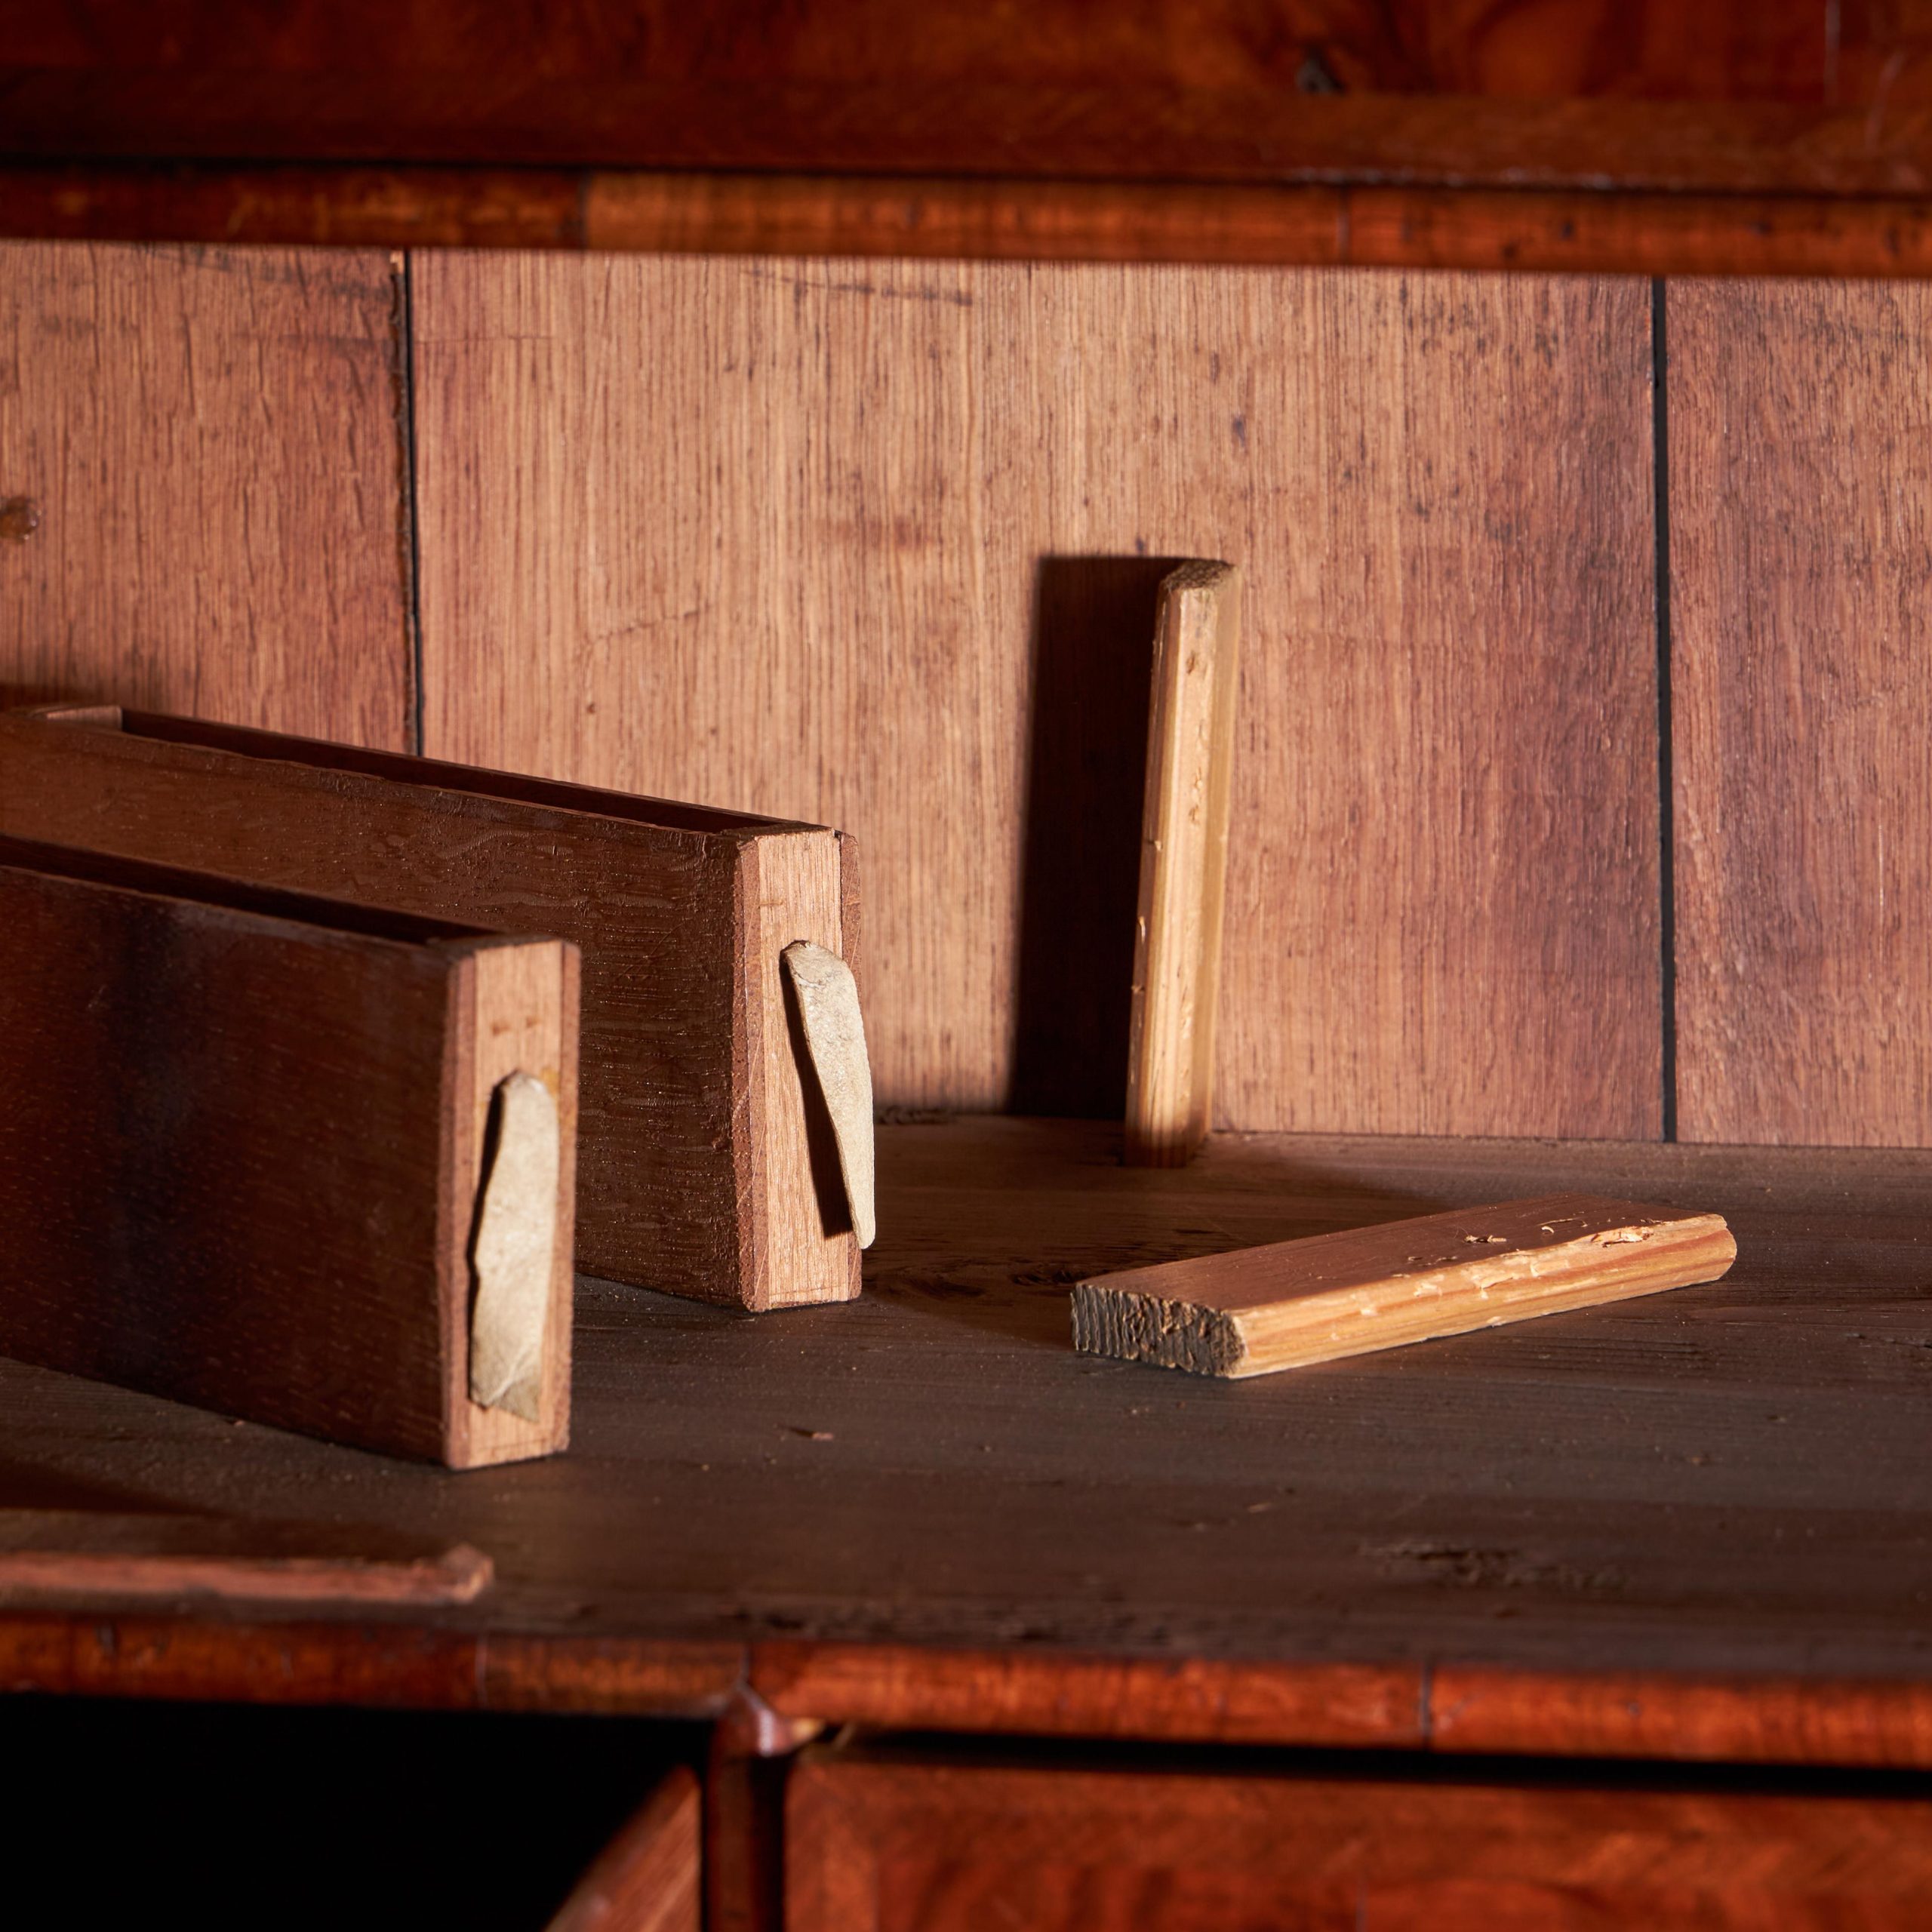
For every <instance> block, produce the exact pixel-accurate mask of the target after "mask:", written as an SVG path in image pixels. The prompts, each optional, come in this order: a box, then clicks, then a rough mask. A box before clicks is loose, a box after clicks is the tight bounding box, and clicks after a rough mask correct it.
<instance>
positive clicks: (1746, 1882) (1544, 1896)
mask: <svg viewBox="0 0 1932 1932" xmlns="http://www.w3.org/2000/svg"><path fill="white" fill-rule="evenodd" d="M786 1829H787V1843H788V1846H789V1849H790V1854H791V1855H790V1859H789V1867H788V1872H787V1900H786V1903H787V1913H786V1925H787V1926H788V1927H790V1928H792V1932H857V1928H860V1927H863V1928H864V1932H967V1928H968V1927H982V1926H986V1925H993V1924H1014V1925H1024V1926H1026V1927H1029V1928H1030V1929H1031V1932H1128V1928H1129V1927H1132V1928H1134V1932H1204V1928H1206V1927H1226V1926H1235V1925H1240V1926H1263V1925H1269V1926H1280V1925H1294V1926H1297V1927H1311V1928H1318V1932H1354V1928H1358V1927H1361V1928H1367V1932H1397V1928H1401V1932H1420V1928H1422V1927H1430V1928H1438V1929H1439V1932H1484V1928H1491V1932H1494V1928H1497V1927H1506V1928H1509V1932H1515V1928H1518V1927H1520V1928H1522V1932H1529V1928H1531V1927H1536V1928H1538V1932H1596V1928H1598V1927H1604V1926H1609V1925H1617V1924H1652V1925H1675V1926H1690V1925H1695V1926H1698V1927H1712V1928H1713V1932H1757V1928H1759V1927H1764V1926H1768V1925H1777V1926H1779V1927H1792V1928H1794V1932H1838V1928H1840V1927H1844V1926H1847V1925H1857V1926H1859V1927H1868V1926H1869V1927H1873V1928H1875V1929H1876V1928H1879V1927H1884V1928H1897V1932H1905V1928H1907V1927H1915V1926H1917V1925H1919V1924H1922V1923H1923V1922H1924V1915H1925V1914H1926V1912H1927V1910H1928V1909H1932V1852H1928V1850H1927V1834H1928V1832H1932V1802H1928V1801H1927V1798H1925V1797H1924V1795H1923V1793H1922V1792H1916V1793H1914V1794H1913V1795H1909V1796H1906V1795H1899V1796H1857V1797H1853V1796H1832V1795H1823V1794H1822V1793H1820V1792H1778V1793H1775V1794H1774V1793H1770V1792H1765V1793H1755V1792H1735V1791H1728V1790H1718V1791H1712V1790H1698V1789H1675V1790H1673V1789H1641V1788H1638V1787H1633V1788H1631V1789H1612V1790H1599V1791H1590V1790H1585V1789H1561V1788H1558V1789H1538V1788H1537V1786H1535V1785H1534V1784H1533V1783H1528V1782H1527V1781H1525V1782H1523V1783H1515V1782H1502V1781H1498V1780H1494V1779H1493V1778H1491V1779H1484V1780H1482V1781H1481V1782H1471V1783H1447V1782H1432V1783H1422V1782H1419V1781H1418V1782H1415V1783H1400V1782H1396V1781H1394V1780H1390V1779H1388V1778H1386V1777H1375V1776H1367V1777H1364V1776H1362V1775H1360V1774H1354V1775H1351V1774H1349V1773H1347V1772H1346V1771H1343V1772H1342V1773H1340V1774H1334V1775H1331V1776H1330V1777H1320V1776H1311V1775H1306V1774H1304V1775H1303V1776H1300V1777H1295V1776H1276V1777H1269V1776H1266V1775H1263V1776H1258V1777H1256V1776H1251V1777H1241V1776H1237V1775H1232V1774H1228V1773H1225V1772H1224V1773H1223V1774H1221V1775H1219V1776H1217V1775H1213V1774H1206V1773H1201V1772H1196V1773H1195V1774H1191V1775H1190V1774H1188V1773H1186V1772H1180V1773H1168V1774H1161V1773H1160V1772H1158V1771H1152V1770H1140V1771H1128V1770H1101V1769H1095V1768H1076V1767H1072V1766H1070V1765H1069V1766H1067V1767H1044V1766H1041V1767H1034V1768H1024V1767H1020V1766H1018V1765H1011V1766H1007V1765H999V1764H978V1763H966V1764H958V1763H953V1764H949V1763H947V1762H946V1761H943V1759H939V1758H935V1757H934V1756H931V1755H924V1756H923V1757H922V1756H920V1755H915V1754H912V1753H911V1752H906V1753H902V1754H898V1755H892V1754H888V1753H887V1752H884V1751H881V1752H878V1753H877V1754H876V1755H872V1756H868V1755H867V1754H866V1753H865V1752H853V1753H841V1752H838V1751H837V1750H824V1751H818V1750H814V1751H813V1752H810V1753H809V1754H808V1757H807V1758H806V1761H804V1763H803V1764H801V1765H800V1767H799V1768H798V1770H797V1771H796V1772H795V1774H793V1777H792V1783H791V1786H790V1789H789V1794H788V1799H787V1805H786Z"/></svg>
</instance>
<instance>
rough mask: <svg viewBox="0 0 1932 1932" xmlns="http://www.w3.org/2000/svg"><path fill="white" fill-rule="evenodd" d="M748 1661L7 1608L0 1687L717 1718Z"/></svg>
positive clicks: (646, 1648) (730, 1651) (566, 1644)
mask: <svg viewBox="0 0 1932 1932" xmlns="http://www.w3.org/2000/svg"><path fill="white" fill-rule="evenodd" d="M744 1665H745V1654H744V1651H743V1647H741V1646H740V1645H738V1644H728V1643H702V1642H692V1643H685V1642H678V1641H653V1640H645V1639H613V1638H569V1637H547V1638H521V1637H500V1636H497V1635H492V1634H488V1633H481V1632H473V1631H469V1632H466V1631H451V1630H445V1629H436V1628H434V1627H432V1626H426V1625H424V1624H422V1623H411V1622H407V1621H401V1620H398V1621H395V1622H392V1623H391V1622H386V1623H374V1624H371V1623H349V1622H341V1623H336V1622H321V1621H309V1622H289V1623H277V1622H270V1621H267V1620H263V1621H260V1622H243V1621H231V1620H226V1619H223V1620H214V1619H212V1618H199V1617H192V1616H176V1617H170V1616H166V1615H162V1614H147V1615H142V1616H133V1617H131V1616H124V1615H121V1614H117V1613H115V1612H114V1611H97V1610H85V1609H82V1610H73V1611H65V1612H59V1611H48V1612H42V1613H38V1614H15V1615H11V1616H0V1692H12V1693H20V1692H42V1693H46V1694H52V1695H56V1696H69V1697H155V1698H165V1699H182V1700H205V1701H208V1702H213V1703H251V1704H285V1705H355V1706H365V1707H380V1708H392V1709H410V1710H428V1711H463V1710H494V1711H543V1712H598V1713H599V1714H601V1715H612V1716H631V1715H638V1716H651V1717H686V1718H693V1717H695V1718H705V1717H713V1716H715V1715H718V1713H719V1712H721V1711H722V1710H724V1708H725V1707H726V1706H727V1705H728V1703H730V1702H731V1698H732V1697H733V1695H734V1693H735V1692H736V1691H737V1688H738V1687H739V1685H740V1684H741V1683H742V1682H743V1677H744Z"/></svg>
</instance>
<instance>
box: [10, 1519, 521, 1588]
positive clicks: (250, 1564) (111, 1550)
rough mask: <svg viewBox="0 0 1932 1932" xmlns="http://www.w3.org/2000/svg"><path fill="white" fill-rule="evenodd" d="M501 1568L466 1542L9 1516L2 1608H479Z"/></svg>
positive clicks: (252, 1526)
mask: <svg viewBox="0 0 1932 1932" xmlns="http://www.w3.org/2000/svg"><path fill="white" fill-rule="evenodd" d="M492 1574H493V1566H492V1565H491V1561H490V1559H489V1558H488V1556H487V1555H485V1554H484V1553H483V1552H481V1550H478V1549H472V1548H471V1547H470V1546H469V1544H467V1543H458V1544H456V1545H454V1546H452V1547H449V1548H445V1547H443V1546H441V1545H438V1544H436V1543H427V1542H425V1541H423V1540H420V1539H417V1538H409V1537H395V1536H389V1537H385V1536H383V1535H381V1534H371V1533H370V1532H368V1531H360V1530H357V1529H355V1528H350V1529H349V1530H347V1531H343V1529H341V1528H340V1527H333V1528H326V1529H325V1528H318V1527H315V1526H312V1525H309V1524H293V1525H290V1524H272V1523H269V1524H260V1523H248V1522H244V1521H237V1520H235V1519H234V1518H223V1517H205V1516H173V1515H110V1514H109V1513H107V1512H104V1511H99V1510H82V1509H8V1510H0V1603H5V1604H7V1605H8V1607H17V1606H20V1605H23V1604H35V1603H39V1602H43V1601H56V1602H57V1601H63V1600H65V1601H73V1600H75V1599H77V1598H78V1599H84V1600H87V1601H93V1602H95V1603H100V1602H103V1601H106V1602H113V1603H128V1602H134V1603H140V1602H143V1601H148V1602H152V1601H156V1600H159V1601H163V1602H174V1603H177V1604H181V1603H188V1604H193V1603H199V1602H206V1601H216V1602H232V1603H243V1604H265V1603H298V1604H322V1603H328V1604H354V1605H361V1604H410V1605H414V1606H415V1607H418V1608H420V1607H422V1606H423V1605H425V1604H465V1603H471V1602H474V1601H475V1599H476V1598H478V1596H480V1595H481V1594H482V1593H483V1592H485V1590H487V1589H488V1588H489V1587H490V1580H491V1575H492Z"/></svg>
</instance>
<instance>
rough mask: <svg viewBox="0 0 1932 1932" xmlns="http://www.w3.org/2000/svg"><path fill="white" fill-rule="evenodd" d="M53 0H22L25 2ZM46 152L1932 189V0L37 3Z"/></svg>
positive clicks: (14, 79) (31, 125)
mask: <svg viewBox="0 0 1932 1932" xmlns="http://www.w3.org/2000/svg"><path fill="white" fill-rule="evenodd" d="M26 11H27V10H26V9H25V8H20V7H16V8H15V9H14V14H25V13H26ZM8 26H9V29H10V31H9V32H8V38H7V41H6V44H5V56H6V60H5V65H4V66H0V82H4V84H5V88H6V91H7V97H8V109H9V112H8V121H7V124H6V127H5V133H4V142H5V146H6V148H7V149H8V150H9V151H11V152H13V153H14V154H16V155H38V156H42V157H69V158H75V157H82V156H95V157H98V156H102V155H133V156H148V157H164V156H165V157H171V158H188V157H192V156H194V155H208V156H215V157H221V158H227V157H235V156H240V157H245V158H257V159H265V158H279V159H282V160H296V161H310V162H312V161H316V160H320V159H324V158H334V159H337V160H349V161H355V162H371V161H376V162H382V161H395V160H436V161H445V162H468V163H472V164H476V163H481V164H485V165H491V166H500V165H501V164H503V163H504V162H509V161H519V162H534V163H540V164H554V163H559V162H577V163H583V164H586V165H634V166H651V167H659V168H672V169H687V168H718V169H725V170H740V171H743V170H749V169H760V168H762V169H786V170H813V171H826V170H832V169H848V170H851V171H855V172H872V173H906V172H908V171H911V172H936V173H954V174H971V173H980V174H986V173H1007V174H1022V175H1028V174H1060V175H1088V176H1092V175H1102V176H1105V175H1110V174H1121V175H1128V176H1138V177H1141V178H1143V179H1155V180H1159V179H1171V180H1199V179H1202V178H1209V179H1212V178H1216V177H1221V178H1235V179H1243V180H1268V179H1271V178H1272V179H1278V180H1279V179H1295V178H1297V177H1299V178H1309V177H1313V178H1317V179H1322V178H1326V179H1334V178H1335V177H1337V175H1340V176H1342V177H1344V178H1346V177H1349V176H1351V175H1352V176H1355V177H1359V178H1363V179H1367V180H1391V179H1394V180H1404V179H1420V180H1428V181H1433V182H1442V181H1456V182H1481V183H1485V184H1491V185H1496V184H1506V183H1512V182H1513V183H1521V182H1531V183H1537V182H1545V181H1548V180H1552V179H1555V180H1564V181H1568V182H1571V183H1576V184H1577V185H1595V184H1596V183H1601V182H1602V181H1604V180H1620V179H1626V178H1630V177H1635V178H1636V179H1638V180H1643V181H1646V182H1651V183H1657V184H1658V185H1661V186H1669V187H1672V188H1678V189H1683V188H1690V187H1696V186H1703V187H1708V188H1722V189H1758V190H1761V191H1768V192H1777V191H1780V190H1788V189H1792V188H1796V187H1809V186H1817V185H1818V184H1820V183H1830V184H1832V185H1833V186H1836V187H1837V188H1838V189H1839V190H1840V191H1841V192H1847V193H1857V192H1883V191H1884V190H1885V189H1888V188H1894V189H1895V188H1897V187H1899V186H1900V185H1902V184H1916V185H1917V186H1919V187H1921V188H1922V187H1923V186H1924V185H1925V183H1926V180H1927V162H1926V156H1925V152H1924V117H1923V114H1922V112H1921V111H1920V110H1922V109H1923V106H1924V102H1925V100H1926V97H1927V92H1928V91H1929V88H1928V69H1932V57H1928V54H1927V48H1926V38H1927V36H1926V35H1925V32H1924V27H1923V23H1922V21H1921V20H1920V19H1919V17H1918V14H1917V13H1916V11H1915V9H1914V8H1912V7H1910V6H1906V7H1903V8H1900V7H1896V6H1854V7H1851V8H1840V7H1837V6H1834V5H1831V4H1830V0H1771V3H1770V4H1766V5H1759V6H1757V7H1751V6H1748V5H1743V4H1742V3H1741V0H1726V4H1724V5H1715V4H1712V5H1705V6H1703V7H1700V8H1697V9H1695V10H1691V11H1686V10H1685V9H1684V8H1681V6H1677V5H1672V4H1671V0H1645V4H1642V5H1632V6H1629V7H1627V8H1622V9H1618V10H1614V11H1613V10H1608V9H1606V8H1604V6H1603V5H1601V0H1493V3H1492V4H1488V5H1481V6H1475V5H1442V4H1441V0H1392V3H1391V4H1374V5H1371V4H1369V0H1289V4H1285V5H1281V6H1278V7H1276V8H1272V10H1270V11H1268V12H1267V13H1266V14H1259V15H1257V14H1256V13H1254V11H1252V10H1251V9H1250V8H1247V7H1245V6H1244V5H1241V0H1214V4H1201V0H1161V4H1154V5H1138V6H1135V7H1133V8H1112V9H1106V10H1101V11H1096V10H1095V9H1094V8H1091V6H1086V5H1081V4H1080V0H1044V4H1042V5H1039V6H1037V7H1035V8H1032V9H1030V10H1029V11H1028V12H1027V13H1026V15H1025V16H1024V17H1018V16H1013V15H1009V14H1003V13H1000V12H998V11H988V10H986V9H985V8H977V7H975V6H974V5H971V0H943V4H939V5H934V6H931V7H929V8H925V9H924V10H922V11H921V17H920V19H919V20H918V26H917V29H916V31H915V30H912V29H910V28H909V24H908V23H907V21H906V17H905V16H904V14H903V11H898V10H895V9H894V8H891V6H890V5H889V4H888V0H856V4H853V3H851V0H848V4H832V3H831V0H815V4H813V5H806V6H798V5H774V4H773V0H737V4H732V5H724V6H716V7H712V8H706V10H705V14H704V16H703V20H702V23H699V22H698V21H697V20H695V19H694V17H692V16H691V14H690V13H689V11H688V10H687V9H681V8H677V7H676V6H675V5H670V4H668V0H655V3H654V4H648V5H638V4H635V0H626V4H619V5H612V4H598V0H577V4H575V5H572V6H571V7H569V8H549V9H543V10H541V11H534V12H533V11H528V10H510V11H502V10H498V11H496V12H494V13H493V14H491V16H489V17H488V18H479V17H478V16H476V15H475V14H474V12H473V11H466V10H464V9H462V8H460V7H458V6H457V5H454V4H453V3H452V0H441V4H437V0H423V4H419V5H416V6H414V7H412V8H411V9H410V10H409V11H408V14H405V15H403V16H401V17H398V16H396V15H395V14H393V13H392V12H386V11H382V10H380V8H377V7H376V6H374V5H373V4H372V0H306V4H301V5H291V6H287V7H283V8H278V9H276V10H275V12H274V13H273V14H272V15H271V14H257V15H254V16H252V17H249V18H248V20H246V22H245V23H237V22H236V20H235V17H234V16H233V14H232V9H224V8H220V7H218V6H217V5H212V4H211V0H174V4H171V5H151V6H147V7H140V6H137V5H131V4H130V0H94V4H74V3H73V0H70V4H69V5H64V6H62V7H60V8H48V9H42V10H40V11H38V13H35V14H32V15H31V16H30V17H27V18H25V19H22V20H19V21H18V23H17V24H16V23H15V20H14V18H13V17H9V20H8Z"/></svg>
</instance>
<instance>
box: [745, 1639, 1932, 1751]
mask: <svg viewBox="0 0 1932 1932" xmlns="http://www.w3.org/2000/svg"><path fill="white" fill-rule="evenodd" d="M749 1674H750V1678H751V1681H752V1687H753V1688H754V1689H755V1690H756V1692H757V1694H758V1696H759V1697H761V1698H762V1699H764V1700H765V1701H766V1702H767V1703H768V1704H769V1705H770V1706H771V1708H772V1709H773V1710H774V1711H775V1712H777V1713H779V1714H780V1715H781V1716H783V1717H787V1718H795V1719H796V1718H810V1719H814V1720H816V1721H819V1722H821V1723H824V1724H861V1725H864V1726H866V1727H868V1728H870V1729H873V1730H950V1731H963V1732H966V1733H968V1734H972V1733H994V1734H998V1733H1001V1732H1004V1733H1007V1734H1030V1735H1032V1736H1035V1737H1083V1738H1112V1739H1116V1740H1120V1739H1131V1738H1137V1737H1138V1738H1147V1737H1158V1738H1162V1739H1165V1740H1169V1741H1170V1742H1174V1743H1189V1744H1273V1743H1280V1742H1281V1740H1283V1739H1284V1738H1288V1737H1293V1738H1294V1739H1297V1740H1299V1741H1300V1742H1301V1743H1305V1744H1309V1745H1318V1746H1336V1745H1339V1746H1375V1747H1380V1748H1382V1749H1389V1750H1403V1749H1417V1748H1420V1746H1422V1745H1423V1743H1426V1741H1427V1740H1428V1737H1429V1690H1428V1687H1427V1685H1426V1684H1425V1682H1424V1681H1423V1673H1422V1672H1420V1670H1418V1669H1415V1668H1414V1666H1403V1665H1400V1664H1369V1663H1298V1664H1291V1665H1286V1666H1282V1665H1272V1666H1271V1665H1268V1664H1263V1663H1257V1662H1255V1661H1254V1660H1248V1661H1247V1662H1244V1663H1236V1664H1229V1663H1227V1662H1226V1661H1224V1660H1215V1659H1210V1658H1205V1657H1194V1658H1189V1659H1186V1660H1182V1661H1175V1660H1169V1659H1157V1658H1153V1657H1095V1656H1084V1657H1078V1656H1076V1657H1068V1656H1063V1655H1060V1656H1051V1657H1048V1656H1044V1655H1041V1654H1038V1653H1037V1652H1029V1651H1025V1650H1021V1649H1008V1650H1004V1651H995V1650H983V1651H960V1650H947V1649H942V1648H939V1647H934V1646H931V1645H909V1644H888V1643H872V1644H839V1643H816V1644H807V1643H796V1642H786V1641H785V1640H783V1638H779V1639H776V1640H773V1641H766V1642H763V1643H760V1644H755V1645H754V1646H753V1647H752V1654H751V1661H750V1673H749ZM1928 1749H1932V1746H1929V1747H1928Z"/></svg>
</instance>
